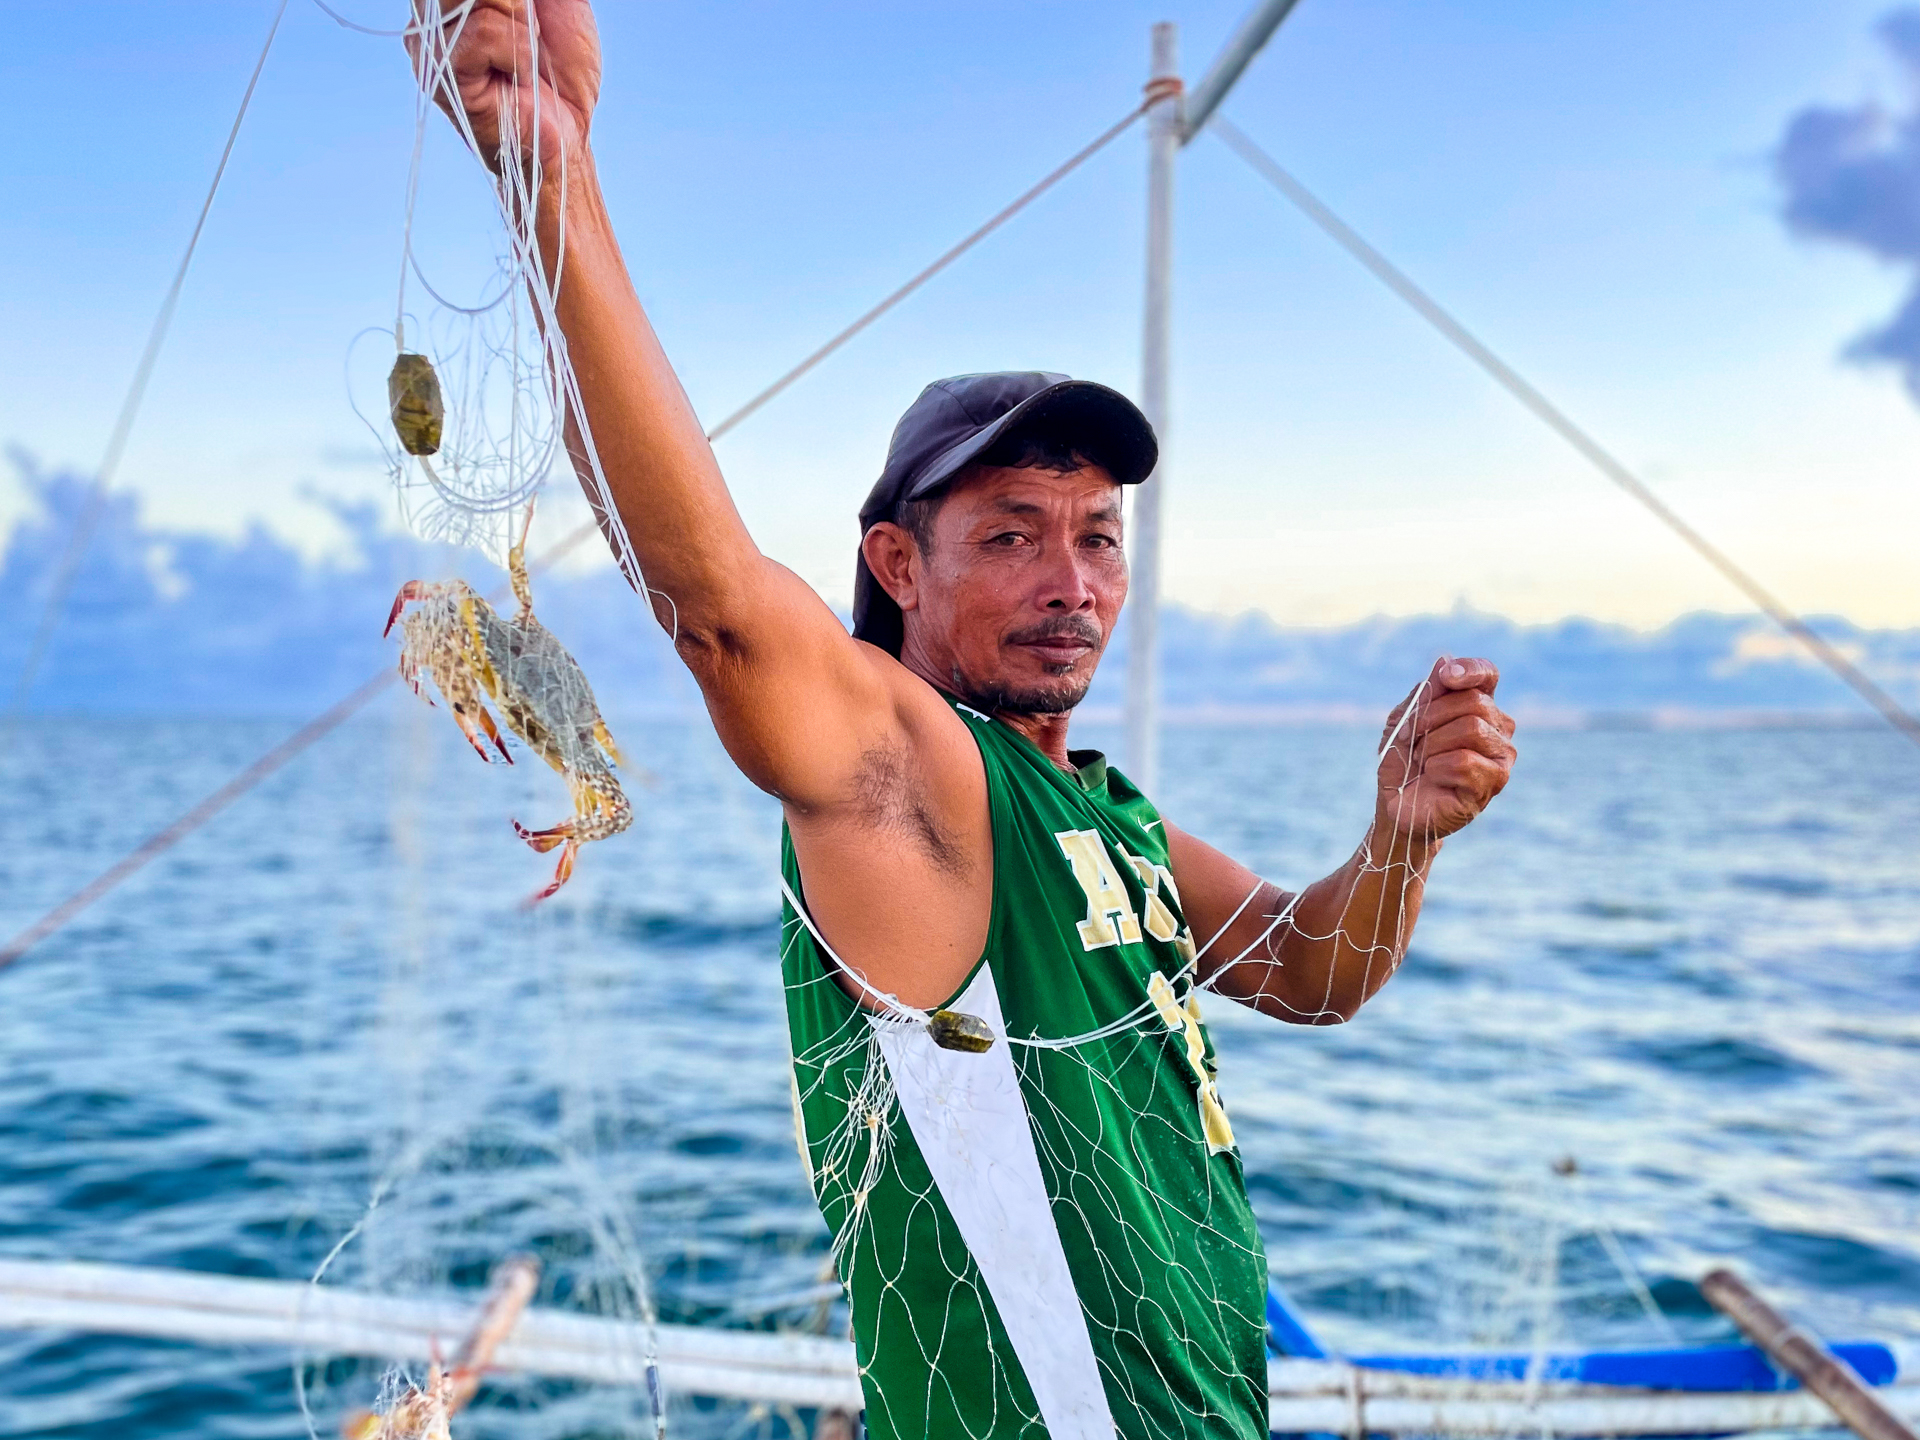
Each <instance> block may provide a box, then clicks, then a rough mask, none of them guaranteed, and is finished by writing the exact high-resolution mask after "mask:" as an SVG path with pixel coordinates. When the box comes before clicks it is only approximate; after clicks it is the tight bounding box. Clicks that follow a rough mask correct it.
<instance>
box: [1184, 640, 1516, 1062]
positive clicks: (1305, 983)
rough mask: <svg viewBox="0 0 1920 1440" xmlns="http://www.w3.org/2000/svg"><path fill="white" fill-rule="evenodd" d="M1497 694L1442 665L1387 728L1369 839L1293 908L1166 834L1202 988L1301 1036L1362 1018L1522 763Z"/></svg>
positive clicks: (1448, 663)
mask: <svg viewBox="0 0 1920 1440" xmlns="http://www.w3.org/2000/svg"><path fill="white" fill-rule="evenodd" d="M1499 680H1500V673H1499V671H1498V670H1496V669H1495V668H1494V667H1493V665H1491V664H1490V663H1489V662H1487V661H1485V660H1441V661H1439V662H1438V663H1437V664H1435V666H1434V668H1433V673H1432V674H1431V675H1429V676H1428V677H1427V679H1425V680H1423V681H1422V682H1421V683H1420V684H1419V685H1418V686H1416V687H1415V688H1414V691H1413V693H1412V694H1411V695H1409V696H1408V697H1407V698H1406V699H1405V700H1403V701H1402V702H1401V703H1400V705H1399V706H1398V707H1397V708H1396V709H1395V710H1394V711H1393V713H1392V714H1391V715H1389V716H1388V717H1387V725H1386V729H1385V731H1384V732H1383V734H1382V736H1381V746H1382V748H1381V756H1380V767H1379V772H1378V791H1377V798H1376V801H1375V805H1374V818H1373V824H1372V825H1371V826H1369V827H1368V830H1367V834H1366V837H1365V838H1364V839H1363V840H1362V841H1361V843H1360V846H1359V848H1358V849H1357V850H1355V851H1354V853H1353V856H1352V858H1350V859H1349V860H1348V861H1347V862H1346V863H1345V864H1344V865H1342V866H1341V867H1340V868H1339V869H1338V870H1335V871H1334V872H1333V873H1332V874H1331V875H1328V876H1326V877H1325V878H1324V879H1321V880H1317V881H1315V882H1314V883H1313V884H1311V885H1309V886H1308V887H1307V888H1306V889H1305V890H1303V891H1301V892H1300V893H1299V894H1298V895H1293V894H1290V893H1288V892H1287V891H1285V890H1282V889H1281V888H1280V887H1279V886H1277V885H1272V884H1269V883H1267V882H1266V881H1263V880H1261V879H1260V878H1259V877H1258V876H1257V875H1255V874H1254V873H1253V872H1252V871H1251V870H1249V869H1247V868H1246V866H1244V865H1241V864H1239V863H1238V862H1236V861H1234V860H1230V859H1228V858H1227V857H1226V856H1225V855H1223V854H1221V853H1220V852H1219V851H1218V850H1216V849H1214V848H1213V847H1212V846H1211V845H1208V844H1206V843H1205V842H1204V841H1201V840H1196V839H1195V838H1194V837H1193V836H1191V835H1188V834H1186V833H1184V832H1183V831H1180V830H1178V829H1176V828H1175V827H1174V826H1172V825H1171V824H1169V825H1168V826H1167V843H1168V847H1169V851H1170V854H1171V859H1172V862H1173V875H1174V883H1175V884H1176V885H1177V886H1178V887H1179V890H1180V899H1181V904H1182V906H1183V908H1184V909H1185V911H1186V915H1187V920H1188V923H1189V924H1190V925H1191V926H1192V927H1193V932H1194V935H1195V936H1196V937H1197V938H1198V940H1199V941H1200V943H1202V944H1205V945H1207V953H1206V954H1205V955H1204V956H1203V957H1202V958H1201V961H1200V969H1201V974H1202V977H1203V978H1205V979H1207V980H1209V981H1210V982H1211V983H1212V985H1213V986H1214V988H1216V989H1218V990H1219V991H1220V992H1221V993H1223V994H1225V995H1230V996H1232V997H1233V998H1234V999H1236V1000H1239V1001H1242V1002H1244V1003H1245V1004H1248V1005H1252V1006H1253V1007H1255V1008H1256V1009H1258V1010H1261V1011H1264V1012H1265V1013H1267V1014H1269V1015H1273V1016H1276V1017H1277V1018H1279V1019H1282V1020H1288V1021H1292V1022H1293V1023H1295V1024H1301V1025H1336V1024H1339V1023H1340V1022H1341V1021H1343V1020H1350V1019H1352V1018H1353V1015H1354V1013H1355V1012H1356V1011H1357V1010H1359V1008H1360V1007H1361V1005H1363V1004H1365V1003H1366V1001H1367V1000H1368V999H1370V998H1371V997H1372V996H1373V994H1374V992H1375V991H1377V990H1378V989H1379V988H1380V987H1381V986H1382V985H1384V984H1386V982H1387V979H1388V977H1389V976H1391V975H1392V974H1393V972H1394V971H1395V970H1396V969H1398V968H1399V965H1400V962H1401V961H1402V960H1403V959H1404V958H1406V953H1407V946H1408V944H1409V943H1410V942H1411V940H1412V938H1413V926H1414V921H1415V920H1417V919H1418V918H1419V915H1420V900H1421V896H1422V893H1423V892H1424V891H1425V888H1426V880H1427V872H1428V870H1429V868H1430V867H1431V865H1432V863H1433V857H1434V856H1435V855H1436V854H1437V853H1439V849H1440V844H1441V841H1442V840H1444V839H1445V837H1446V836H1448V835H1451V834H1452V833H1453V832H1454V831H1456V830H1458V829H1460V828H1461V827H1462V826H1464V825H1466V824H1468V823H1469V822H1471V821H1472V820H1473V819H1474V817H1475V816H1477V815H1478V814H1479V813H1480V812H1481V811H1482V810H1484V809H1485V808H1486V806H1487V804H1488V802H1489V801H1491V800H1492V799H1493V797H1494V796H1495V795H1497V794H1499V793H1500V791H1501V790H1502V789H1503V788H1505V786H1506V783H1507V777H1508V775H1509V774H1510V773H1511V771H1512V769H1513V761H1514V756H1515V754H1516V751H1515V750H1514V746H1513V720H1512V718H1511V717H1510V716H1508V715H1507V714H1506V713H1505V712H1503V711H1502V710H1501V709H1500V707H1499V706H1498V705H1496V704H1495V703H1494V699H1493V692H1494V688H1495V686H1497V685H1498V684H1499ZM1249 896H1251V897H1252V899H1251V900H1250V901H1249V900H1248V897H1249ZM1209 941H1211V944H1208V942H1209Z"/></svg>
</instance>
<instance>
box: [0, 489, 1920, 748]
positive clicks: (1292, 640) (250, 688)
mask: <svg viewBox="0 0 1920 1440" xmlns="http://www.w3.org/2000/svg"><path fill="white" fill-rule="evenodd" d="M15 466H16V470H17V471H18V473H19V475H20V477H21V480H22V482H23V483H24V484H25V485H26V486H27V487H28V488H29V489H30V491H31V492H32V493H33V494H34V496H35V498H36V500H37V502H38V505H37V510H36V513H34V514H32V515H30V516H28V517H27V518H26V519H24V520H23V521H22V522H21V523H20V524H19V525H18V526H16V527H15V529H14V531H13V533H12V535H11V536H10V537H9V538H8V542H7V547H6V552H5V557H4V562H0V602H3V603H4V604H5V606H6V613H7V614H8V615H9V616H11V617H13V623H11V624H10V625H8V626H6V627H5V628H4V631H0V667H4V668H3V669H0V673H4V674H7V675H13V674H17V673H18V670H19V667H20V664H21V661H22V659H23V657H24V655H25V653H26V649H27V646H28V644H29V643H30V641H31V637H32V634H33V629H34V625H35V623H36V622H37V620H38V617H39V614H40V610H41V605H42V602H43V597H44V596H45V595H46V593H47V591H48V588H49V586H50V585H51V583H52V579H53V576H54V574H55V572H56V571H57V569H58V567H59V564H60V557H61V554H62V552H63V550H64V547H65V545H66V542H67V537H68V536H69V535H70V533H71V532H72V527H73V524H74V521H75V519H76V517H77V515H78V513H79V510H80V507H81V505H82V503H83V499H84V495H85V487H84V484H83V483H82V482H81V481H80V480H79V479H77V478H75V477H72V476H66V475H42V474H40V473H39V472H37V471H36V470H34V469H33V467H32V466H31V465H30V464H29V463H28V462H27V461H26V460H25V459H24V458H23V457H19V456H16V457H15ZM334 513H335V515H336V517H337V518H338V519H339V520H340V522H341V523H342V525H344V526H345V527H346V528H347V530H348V531H349V533H350V534H351V535H352V536H353V538H354V541H355V544H354V551H355V556H354V559H353V561H352V562H351V563H344V564H312V563H309V562H307V561H306V560H304V559H303V558H302V557H301V556H300V555H299V553H298V552H296V551H295V550H293V549H292V548H291V547H289V546H288V545H287V544H286V543H285V542H283V541H282V540H280V539H278V538H277V537H275V536H274V535H272V534H271V533H270V532H268V531H266V530H265V529H259V528H256V529H254V530H251V531H249V532H248V533H247V534H245V535H244V536H242V537H241V538H240V539H238V540H227V539H223V538H221V537H217V536H210V535H202V534H185V533H175V532H168V531H164V530H159V529H156V528H153V527H151V526H149V525H147V524H146V523H145V521H144V519H143V517H142V516H141V514H140V510H139V505H138V502H137V500H136V498H135V497H133V496H130V495H115V496H113V497H111V498H110V500H109V502H108V504H107V506H106V509H105V512H104V513H103V515H102V516H101V517H100V520H99V523H98V526H97V529H96V530H95V532H94V535H93V538H92V541H91V542H90V544H89V546H88V548H87V552H86V555H85V558H84V560H83V561H82V564H81V568H80V572H79V576H78V582H77V583H76V584H75V585H74V587H73V589H72V594H71V599H70V601H69V603H68V605H67V608H66V611H65V613H64V615H63V617H62V620H61V623H60V627H59V631H58V633H57V635H56V637H55V641H54V644H53V646H52V648H51V650H50V651H49V653H48V657H47V660H46V663H45V665H44V668H43V670H42V672H41V678H40V680H39V682H38V683H37V684H36V686H35V688H34V693H33V697H32V703H31V705H30V707H29V708H30V709H31V710H35V711H66V712H87V713H96V714H175V715H181V714H185V715H196V714H197V715H286V716H289V717H294V716H302V715H305V714H308V713H311V712H313V711H316V710H319V709H321V708H324V707H325V706H327V705H329V704H331V703H332V702H333V701H334V700H336V699H338V698H339V697H340V696H341V695H342V694H344V693H345V692H347V691H348V690H350V689H352V688H353V687H354V686H356V685H358V684H359V683H360V682H361V681H362V680H364V679H365V678H366V677H367V676H368V675H369V674H370V673H372V672H373V671H375V670H377V669H379V668H380V667H381V666H383V665H390V664H392V662H393V658H394V651H393V647H392V645H391V643H390V642H382V640H381V638H380V627H381V625H382V624H383V623H384V622H385V620H386V616H387V608H388V606H389V605H390V604H391V603H392V600H393V592H394V590H395V588H396V587H397V586H398V585H399V583H400V582H401V581H402V580H406V579H410V578H413V577H415V576H422V577H428V578H431V577H435V576H438V575H441V574H444V573H447V572H449V571H450V570H451V569H452V568H454V567H455V566H456V565H460V564H462V563H463V562H462V560H461V558H460V557H456V556H454V555H451V554H449V553H447V552H443V551H437V550H435V549H433V548H432V547H429V546H424V545H421V544H420V543H419V542H417V541H415V540H412V539H410V538H408V537H406V536H403V535H397V534H394V533H392V532H391V531H387V530H382V529H381V527H380V525H379V523H378V517H377V515H376V513H375V509H374V507H372V506H370V505H362V506H345V505H336V506H335V507H334ZM466 568H467V569H469V570H471V569H472V567H471V566H466ZM482 568H484V567H482ZM469 578H470V579H472V580H473V581H474V582H475V583H476V584H479V583H483V582H484V581H486V580H487V579H488V578H489V577H487V576H485V575H483V574H480V573H472V574H470V575H469ZM535 585H536V599H537V601H538V606H539V610H540V613H541V615H542V618H544V619H545V620H546V622H547V623H548V624H549V625H550V626H551V627H552V628H553V629H554V631H555V632H556V633H558V634H559V635H560V636H561V637H562V638H563V639H564V640H565V641H566V643H567V644H568V645H569V646H570V647H571V648H572V649H573V650H574V652H575V653H576V654H577V655H578V656H579V657H580V659H581V661H582V663H583V664H585V666H586V667H587V672H588V674H589V675H591V676H592V677H593V681H594V686H595V689H596V691H597V692H598V693H599V696H600V700H601V703H602V706H603V708H604V709H606V710H607V712H608V713H609V714H611V715H615V716H617V715H619V714H620V713H623V712H624V713H628V714H633V715H644V714H659V713H663V712H666V713H684V714H692V713H694V712H695V710H696V708H697V706H698V704H699V701H698V697H697V695H696V694H695V692H694V689H693V686H692V684H691V683H690V682H689V681H688V679H687V677H686V675H685V673H684V672H683V671H682V670H681V668H680V666H679V664H678V663H677V662H676V661H675V659H674V657H673V655H672V652H671V650H670V649H669V647H668V645H667V643H666V640H665V638H664V637H663V636H661V635H660V634H659V633H658V632H656V631H655V630H654V628H653V626H652V625H651V624H650V623H648V622H647V620H646V618H645V615H644V612H643V611H642V610H641V609H640V608H639V606H638V604H637V602H636V601H635V600H634V598H633V596H632V594H631V592H630V591H628V589H627V587H626V585H625V583H624V582H623V581H622V580H621V579H620V577H619V576H618V575H617V574H616V573H615V572H614V571H613V570H612V569H611V568H610V567H602V568H599V569H596V570H591V571H587V572H584V573H580V574H575V575H548V576H543V577H540V578H539V579H537V580H536V582H535ZM1813 623H1814V625H1815V627H1816V628H1817V629H1818V630H1819V631H1820V632H1821V633H1822V634H1823V635H1825V636H1826V637H1827V638H1828V639H1830V640H1832V641H1833V642H1834V643H1835V644H1836V645H1838V646H1840V647H1841V648H1842V650H1843V651H1844V652H1845V653H1847V654H1848V655H1849V656H1850V657H1852V658H1853V659H1854V660H1855V662H1856V663H1857V664H1859V665H1860V666H1862V667H1863V668H1864V669H1865V670H1867V672H1868V673H1869V674H1871V675H1873V676H1874V678H1875V679H1877V680H1878V681H1879V682H1880V683H1881V684H1882V685H1884V686H1885V687H1886V688H1887V689H1888V690H1890V691H1891V692H1892V693H1893V694H1894V695H1895V696H1896V697H1898V698H1899V699H1901V700H1902V701H1903V702H1904V703H1906V704H1908V705H1910V706H1920V629H1910V630H1864V629H1861V628H1859V627H1858V626H1855V625H1853V624H1851V623H1850V622H1848V621H1846V620H1844V619H1841V618H1838V617H1819V618H1816V619H1815V620H1814V621H1813ZM1162 625H1163V633H1164V635H1165V656H1166V670H1165V702H1166V707H1167V712H1168V718H1169V719H1170V720H1172V721H1175V722H1179V721H1182V720H1186V721H1197V720H1218V721H1235V720H1239V721H1255V722H1257V721H1287V720H1334V721H1342V720H1350V721H1354V722H1362V723H1368V724H1377V723H1378V720H1379V717H1380V716H1381V714H1382V713H1383V712H1384V710H1385V709H1386V707H1388V706H1389V705H1391V704H1392V703H1393V702H1394V701H1395V700H1397V699H1398V698H1399V696H1400V695H1401V694H1402V693H1403V692H1404V690H1405V688H1406V686H1407V684H1408V683H1409V677H1412V676H1415V675H1418V674H1420V673H1422V672H1423V671H1424V670H1425V668H1426V667H1427V666H1428V665H1430V664H1431V663H1432V662H1433V659H1434V657H1435V656H1437V655H1441V654H1480V655H1488V656H1491V657H1493V658H1494V659H1495V660H1497V661H1498V662H1499V664H1500V666H1501V668H1502V671H1503V673H1504V676H1505V678H1504V680H1503V683H1502V685H1501V692H1500V693H1501V697H1502V699H1503V700H1504V701H1505V703H1506V704H1507V706H1508V708H1509V709H1512V710H1514V711H1515V712H1516V713H1519V714H1522V715H1525V716H1528V717H1529V718H1530V719H1532V720H1534V721H1536V722H1540V721H1546V722H1557V723H1566V724H1588V725H1591V724H1630V725H1637V724H1730V723H1756V722H1766V721H1774V722H1778V721H1789V722H1799V723H1808V722H1814V721H1820V722H1826V723H1845V722H1849V721H1853V720H1859V721H1861V722H1862V723H1878V722H1875V721H1874V719H1873V717H1872V715H1871V713H1870V712H1868V711H1867V710H1866V709H1865V707H1864V706H1862V705H1861V704H1860V702H1859V701H1858V700H1856V699H1855V698H1854V697H1853V695H1852V694H1851V693H1850V692H1849V691H1847V690H1846V689H1845V687H1843V686H1842V685H1841V684H1840V683H1839V682H1838V681H1837V680H1835V679H1833V677H1832V676H1830V675H1829V674H1828V673H1827V672H1826V671H1825V670H1824V669H1823V668H1821V667H1820V666H1819V665H1817V664H1816V663H1814V662H1813V661H1812V660H1811V659H1809V658H1808V657H1806V656H1805V655H1804V654H1803V652H1802V651H1801V650H1800V649H1799V647H1798V646H1796V645H1795V644H1793V643H1792V642H1791V641H1790V640H1788V639H1787V638H1786V637H1785V636H1784V635H1782V634H1781V633H1780V632H1779V631H1778V630H1777V629H1776V628H1775V627H1774V626H1773V625H1772V624H1771V623H1769V622H1768V621H1767V620H1766V619H1765V618H1764V617H1762V616H1759V615H1752V614H1746V615H1741V614H1718V613H1699V614H1693V615H1686V616H1683V617H1681V618H1680V619H1678V620H1675V621H1673V622H1672V623H1671V624H1669V625H1666V626H1665V627H1663V628H1661V629H1659V630H1655V631H1650V632H1649V631H1641V630H1635V629H1632V628H1630V627H1627V626H1624V625H1615V624H1609V623H1605V622H1601V621H1596V620H1587V619H1579V618H1573V619H1566V620H1560V621H1557V622H1555V623H1553V624H1548V625H1522V624H1519V623H1516V622H1515V621H1512V620H1507V619H1503V618H1501V617H1499V616H1496V615H1489V614H1485V613H1482V612H1479V611H1475V610H1471V609H1466V608H1458V609H1455V610H1452V611H1449V612H1446V613H1443V614H1435V615H1416V616H1408V617H1386V616H1381V617H1377V618H1374V619H1369V620H1363V621H1360V622H1358V623H1356V624H1351V625H1342V626H1335V627H1328V628H1312V629H1307V628H1293V627H1288V626H1282V625H1277V624H1275V623H1274V622H1273V621H1271V620H1269V619H1268V618H1266V617H1265V616H1263V615H1260V614H1257V613H1250V614H1245V615H1237V616H1225V615H1212V614H1205V613H1201V612H1198V611H1192V610H1187V609H1183V608H1180V607H1177V606H1174V607H1169V608H1168V610H1167V611H1166V612H1165V616H1164V619H1163V621H1162ZM1125 650H1126V636H1125V627H1124V626H1122V629H1121V634H1120V635H1119V636H1118V637H1116V639H1115V642H1114V645H1113V648H1112V650H1111V651H1110V652H1109V655H1108V658H1107V661H1106V664H1105V666H1104V667H1103V672H1102V675H1101V678H1100V680H1099V682H1098V683H1096V685H1095V686H1094V690H1093V693H1092V694H1091V695H1090V696H1089V697H1088V702H1087V713H1088V715H1089V717H1090V718H1096V717H1100V716H1108V717H1110V716H1113V715H1115V714H1117V713H1118V711H1119V707H1120V704H1121V701H1122V697H1123V694H1124V661H1125ZM617 728H618V727H617V726H616V729H617Z"/></svg>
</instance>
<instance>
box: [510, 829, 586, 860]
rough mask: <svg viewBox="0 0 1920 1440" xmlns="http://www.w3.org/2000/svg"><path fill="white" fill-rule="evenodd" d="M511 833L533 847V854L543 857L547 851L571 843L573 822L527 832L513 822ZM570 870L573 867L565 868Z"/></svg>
mask: <svg viewBox="0 0 1920 1440" xmlns="http://www.w3.org/2000/svg"><path fill="white" fill-rule="evenodd" d="M513 833H514V834H516V835H518V836H519V837H520V838H521V839H522V840H524V841H526V842H527V844H529V845H531V846H532V847H533V850H534V853H535V854H537V855H544V854H546V853H547V852H548V851H549V850H552V849H555V848H556V847H558V846H560V845H565V844H570V843H572V841H573V821H571V820H562V821H561V822H560V823H559V824H558V825H555V826H553V827H551V828H550V829H546V830H529V829H527V827H526V826H524V825H522V824H521V823H520V822H519V821H518V820H516V821H514V822H513ZM567 868H568V869H569V870H571V869H572V868H573V867H572V866H571V865H569V866H568V867H567Z"/></svg>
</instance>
